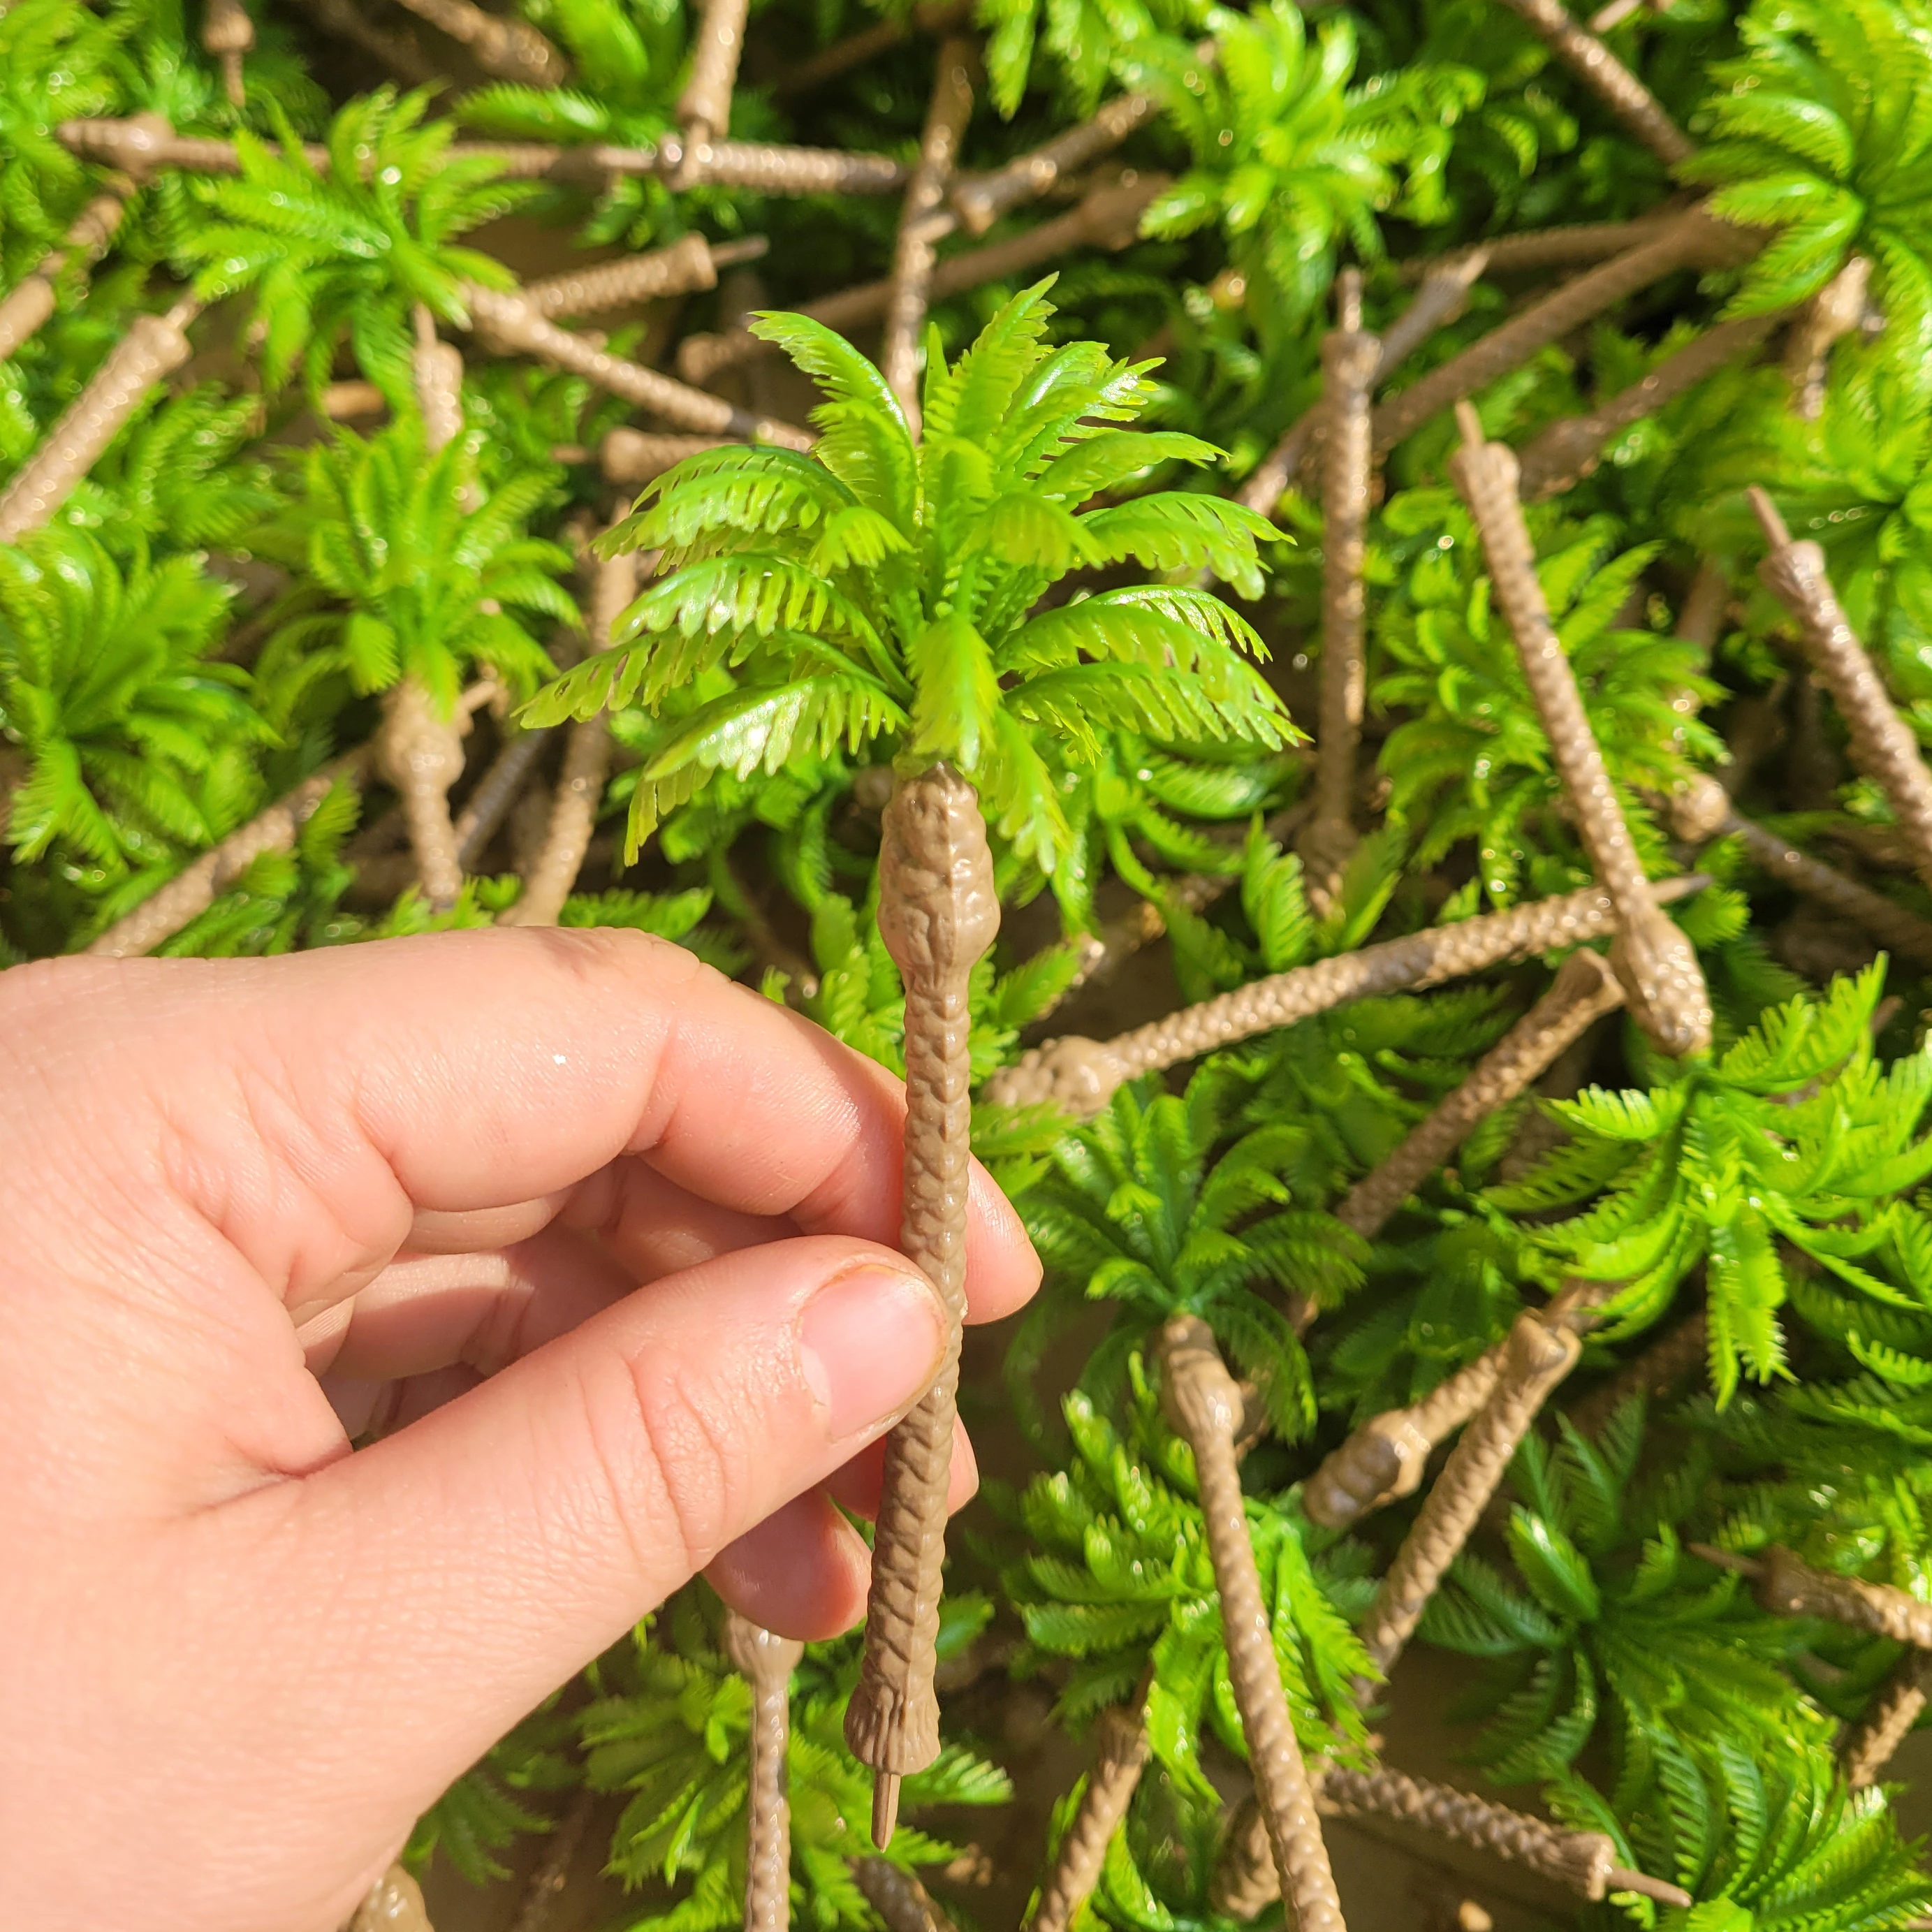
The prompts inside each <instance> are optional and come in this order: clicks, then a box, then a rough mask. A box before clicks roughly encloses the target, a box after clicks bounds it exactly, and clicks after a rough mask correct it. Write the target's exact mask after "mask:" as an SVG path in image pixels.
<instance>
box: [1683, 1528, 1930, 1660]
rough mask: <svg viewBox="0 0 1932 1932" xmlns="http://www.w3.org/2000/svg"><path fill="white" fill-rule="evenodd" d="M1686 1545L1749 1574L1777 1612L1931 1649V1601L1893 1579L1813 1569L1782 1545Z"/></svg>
mask: <svg viewBox="0 0 1932 1932" xmlns="http://www.w3.org/2000/svg"><path fill="white" fill-rule="evenodd" d="M1686 1547H1687V1548H1688V1550H1690V1552H1691V1555H1692V1556H1701V1557H1702V1558H1703V1559H1704V1561H1705V1562H1706V1563H1715V1565H1718V1568H1720V1569H1723V1570H1735V1571H1737V1572H1738V1574H1739V1575H1740V1576H1743V1577H1749V1578H1750V1579H1751V1583H1752V1585H1753V1594H1754V1595H1756V1597H1757V1601H1758V1602H1759V1604H1760V1606H1761V1607H1763V1608H1764V1609H1766V1610H1769V1611H1771V1612H1772V1613H1774V1614H1775V1615H1776V1616H1781V1617H1822V1618H1823V1619H1826V1621H1827V1622H1831V1623H1835V1624H1848V1625H1850V1626H1851V1628H1852V1629H1854V1630H1861V1631H1867V1632H1868V1633H1869V1634H1870V1635H1872V1636H1873V1637H1890V1638H1891V1640H1892V1641H1893V1643H1909V1644H1910V1645H1911V1646H1912V1648H1913V1649H1915V1650H1932V1604H1921V1602H1920V1601H1918V1598H1916V1597H1908V1596H1907V1595H1906V1594H1905V1592H1903V1590H1895V1589H1893V1588H1892V1587H1891V1585H1890V1584H1889V1583H1866V1582H1865V1581H1864V1580H1863V1579H1862V1578H1861V1577H1841V1576H1838V1575H1837V1574H1835V1573H1834V1572H1833V1571H1829V1570H1819V1569H1814V1568H1813V1567H1812V1565H1810V1564H1809V1563H1807V1562H1805V1560H1804V1559H1803V1558H1802V1557H1799V1556H1793V1554H1792V1553H1791V1552H1790V1550H1787V1549H1785V1548H1784V1547H1782V1546H1781V1545H1780V1544H1772V1546H1771V1547H1770V1548H1769V1549H1768V1550H1766V1552H1765V1553H1764V1555H1763V1557H1762V1559H1759V1558H1754V1557H1750V1556H1739V1555H1738V1554H1737V1553H1736V1552H1735V1551H1733V1550H1715V1549H1713V1548H1712V1547H1711V1545H1710V1544H1708V1543H1693V1544H1688V1545H1686Z"/></svg>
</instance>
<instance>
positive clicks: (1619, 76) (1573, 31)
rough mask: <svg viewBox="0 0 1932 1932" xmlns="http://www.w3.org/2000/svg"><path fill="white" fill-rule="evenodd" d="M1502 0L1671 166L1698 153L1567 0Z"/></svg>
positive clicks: (1626, 125)
mask: <svg viewBox="0 0 1932 1932" xmlns="http://www.w3.org/2000/svg"><path fill="white" fill-rule="evenodd" d="M1503 5H1505V6H1506V7H1508V9H1509V10H1510V11H1511V13H1514V14H1516V15H1517V17H1519V18H1520V19H1521V20H1524V21H1525V22H1526V23H1528V24H1529V28H1530V29H1531V31H1532V32H1534V33H1535V34H1538V36H1539V37H1541V39H1543V40H1545V41H1547V43H1548V44H1549V46H1550V51H1551V52H1553V54H1555V55H1556V58H1558V59H1559V60H1560V61H1562V62H1563V63H1564V65H1565V66H1566V67H1568V68H1570V69H1571V71H1573V72H1574V74H1576V76H1577V78H1578V79H1579V80H1581V81H1582V82H1583V85H1584V86H1586V87H1587V88H1588V89H1589V90H1590V92H1592V94H1594V95H1596V97H1597V98H1598V100H1599V101H1601V102H1602V103H1603V104H1604V106H1605V107H1607V108H1608V109H1609V110H1610V112H1611V113H1613V114H1614V115H1616V117H1617V118H1618V119H1619V121H1622V123H1623V124H1624V125H1625V127H1628V129H1629V130H1630V131H1631V133H1633V134H1634V135H1635V136H1637V139H1639V140H1640V141H1641V142H1643V145H1645V146H1646V148H1649V150H1650V151H1651V152H1652V154H1655V156H1656V157H1657V158H1658V160H1660V161H1661V162H1662V163H1664V166H1666V167H1667V168H1674V167H1676V166H1677V165H1678V163H1679V162H1681V161H1687V160H1689V159H1690V158H1691V156H1692V155H1693V154H1695V153H1696V152H1697V147H1696V145H1695V144H1694V142H1692V141H1691V138H1690V136H1688V135H1687V134H1686V133H1685V131H1684V130H1683V129H1682V127H1679V126H1678V124H1677V123H1676V121H1673V120H1672V119H1671V118H1670V115H1668V114H1667V113H1665V112H1664V104H1663V103H1662V102H1661V101H1659V100H1658V98H1657V96H1656V95H1654V94H1653V93H1652V92H1651V91H1650V89H1649V88H1647V87H1646V86H1644V84H1643V82H1642V81H1640V80H1638V79H1637V76H1636V75H1635V74H1633V73H1631V71H1630V69H1629V68H1627V67H1625V65H1624V64H1623V62H1622V61H1620V60H1619V59H1618V58H1617V57H1616V55H1615V54H1613V53H1612V52H1611V51H1610V49H1609V48H1608V47H1607V46H1604V43H1603V42H1602V41H1601V40H1598V37H1596V35H1595V34H1593V33H1591V32H1589V31H1588V30H1587V29H1586V28H1583V27H1580V26H1578V25H1577V23H1576V22H1575V21H1574V20H1572V19H1571V17H1570V13H1569V11H1568V9H1567V8H1566V7H1564V5H1562V0H1503Z"/></svg>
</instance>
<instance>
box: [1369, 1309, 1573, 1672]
mask: <svg viewBox="0 0 1932 1932" xmlns="http://www.w3.org/2000/svg"><path fill="white" fill-rule="evenodd" d="M1582 1348H1583V1344H1582V1343H1580V1342H1579V1341H1578V1340H1577V1337H1576V1336H1575V1335H1574V1334H1572V1333H1571V1331H1570V1330H1569V1328H1567V1327H1565V1326H1546V1325H1544V1323H1543V1322H1541V1321H1539V1320H1538V1319H1537V1318H1536V1316H1534V1315H1520V1316H1517V1322H1516V1326H1515V1327H1514V1328H1512V1329H1511V1331H1510V1337H1509V1343H1508V1354H1507V1355H1505V1358H1504V1360H1503V1362H1502V1371H1501V1373H1499V1376H1497V1378H1496V1388H1495V1389H1494V1391H1493V1392H1492V1394H1490V1398H1489V1400H1487V1402H1486V1403H1484V1405H1483V1406H1482V1408H1481V1410H1480V1411H1478V1413H1477V1415H1475V1418H1473V1420H1472V1421H1471V1422H1470V1424H1469V1427H1467V1428H1466V1429H1465V1430H1463V1434H1462V1437H1461V1439H1460V1441H1459V1442H1457V1445H1456V1446H1455V1448H1454V1449H1452V1450H1451V1451H1450V1452H1449V1460H1448V1462H1447V1463H1445V1464H1444V1466H1443V1469H1442V1475H1439V1476H1438V1477H1437V1478H1436V1486H1435V1487H1434V1488H1433V1489H1432V1490H1430V1493H1429V1495H1428V1496H1427V1499H1425V1501H1424V1503H1423V1505H1422V1510H1421V1514H1419V1515H1418V1517H1416V1519H1415V1523H1413V1524H1412V1526H1411V1527H1410V1529H1409V1534H1408V1535H1407V1536H1406V1537H1405V1538H1403V1544H1402V1547H1401V1548H1400V1550H1397V1552H1396V1556H1395V1561H1394V1562H1393V1563H1392V1564H1391V1565H1389V1568H1388V1574H1387V1575H1385V1577H1383V1579H1382V1585H1381V1587H1380V1588H1379V1589H1378V1590H1377V1591H1376V1599H1375V1601H1374V1602H1373V1604H1371V1605H1370V1607H1369V1613H1368V1616H1367V1617H1366V1618H1365V1619H1364V1621H1363V1625H1362V1631H1361V1635H1362V1641H1363V1643H1364V1646H1366V1647H1367V1650H1368V1653H1369V1655H1370V1658H1372V1659H1373V1661H1374V1664H1375V1666H1376V1670H1377V1671H1378V1672H1379V1673H1380V1674H1381V1675H1382V1677H1384V1678H1386V1677H1387V1676H1388V1673H1389V1672H1390V1671H1391V1670H1392V1669H1393V1668H1394V1665H1395V1661H1396V1659H1397V1658H1399V1657H1400V1655H1402V1653H1403V1649H1405V1648H1406V1646H1407V1644H1408V1643H1409V1638H1410V1637H1412V1635H1414V1634H1415V1627H1416V1625H1418V1623H1419V1622H1421V1620H1422V1613H1423V1611H1424V1609H1425V1608H1426V1607H1427V1605H1428V1602H1429V1600H1430V1598H1431V1597H1433V1596H1434V1595H1435V1594H1436V1588H1437V1586H1439V1584H1440V1583H1442V1579H1443V1577H1444V1575H1445V1573H1446V1572H1447V1571H1448V1568H1449V1566H1450V1565H1451V1563H1453V1562H1454V1561H1455V1560H1456V1559H1457V1556H1460V1554H1461V1553H1462V1550H1463V1545H1464V1544H1466V1542H1468V1541H1469V1532H1470V1531H1471V1530H1472V1529H1475V1526H1476V1519H1477V1518H1478V1517H1479V1516H1481V1514H1482V1513H1483V1510H1484V1506H1485V1505H1487V1503H1488V1502H1489V1500H1490V1498H1491V1497H1492V1496H1494V1495H1495V1494H1496V1487H1497V1485H1498V1484H1500V1483H1501V1482H1502V1479H1503V1474H1504V1472H1505V1470H1507V1469H1508V1467H1509V1463H1510V1458H1511V1457H1512V1456H1514V1454H1516V1452H1517V1445H1519V1444H1520V1442H1522V1441H1523V1438H1524V1436H1526V1435H1528V1434H1529V1430H1530V1428H1531V1427H1532V1424H1534V1423H1535V1421H1536V1416H1537V1412H1538V1410H1539V1409H1541V1408H1542V1406H1543V1405H1544V1401H1545V1400H1546V1399H1547V1397H1548V1396H1549V1394H1550V1391H1551V1390H1552V1389H1553V1388H1556V1385H1557V1384H1558V1383H1559V1382H1561V1381H1562V1379H1563V1378H1564V1377H1565V1376H1567V1375H1568V1373H1570V1371H1571V1370H1572V1369H1573V1368H1574V1367H1576V1364H1577V1355H1579V1354H1580V1352H1581V1350H1582ZM1361 1694H1362V1696H1363V1697H1364V1700H1365V1701H1366V1700H1367V1698H1368V1697H1370V1696H1371V1695H1373V1685H1369V1684H1367V1683H1366V1682H1365V1683H1364V1685H1362V1686H1361Z"/></svg>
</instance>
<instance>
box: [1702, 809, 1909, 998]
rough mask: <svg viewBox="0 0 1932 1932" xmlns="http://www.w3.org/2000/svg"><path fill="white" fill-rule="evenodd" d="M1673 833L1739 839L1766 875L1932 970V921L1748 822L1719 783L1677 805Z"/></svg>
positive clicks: (1753, 821) (1746, 851)
mask: <svg viewBox="0 0 1932 1932" xmlns="http://www.w3.org/2000/svg"><path fill="white" fill-rule="evenodd" d="M1671 829H1672V830H1673V831H1674V832H1676V834H1677V835H1678V837H1679V838H1682V839H1684V840H1685V841H1687V842H1688V843H1691V844H1703V843H1704V842H1705V841H1706V840H1707V839H1711V838H1736V839H1737V840H1739V841H1740V842H1741V843H1742V845H1743V847H1744V849H1745V856H1747V857H1748V859H1750V860H1751V863H1752V864H1753V865H1755V866H1757V868H1758V870H1759V871H1761V872H1764V873H1766V874H1769V876H1770V877H1772V878H1774V879H1777V880H1781V881H1782V882H1783V883H1784V884H1786V885H1787V886H1790V888H1791V889H1792V890H1793V892H1797V893H1799V895H1801V896H1802V897H1803V898H1808V899H1811V900H1812V901H1814V903H1816V904H1819V905H1821V906H1823V907H1824V908H1825V910H1826V911H1827V912H1829V913H1835V914H1836V915H1837V916H1838V917H1839V918H1841V919H1849V920H1850V921H1852V923H1853V924H1854V925H1856V926H1863V927H1864V929H1865V930H1866V931H1867V932H1869V933H1870V935H1872V937H1873V938H1874V939H1876V941H1878V942H1879V944H1881V945H1882V946H1883V947H1885V948H1886V949H1887V950H1889V951H1891V952H1893V953H1900V954H1902V955H1903V956H1904V957H1905V958H1906V959H1910V960H1912V961H1914V962H1915V963H1917V964H1918V965H1921V966H1932V922H1927V921H1926V920H1924V919H1921V918H1920V917H1919V916H1918V915H1917V913H1911V912H1908V911H1906V909H1905V907H1903V906H1902V905H1899V904H1896V903H1895V902H1894V901H1892V900H1891V899H1888V898H1886V897H1885V895H1884V894H1883V893H1882V892H1874V891H1873V890H1872V889H1871V887H1870V886H1864V885H1861V884H1859V883H1858V881H1857V880H1855V879H1850V878H1847V877H1846V876H1845V874H1843V872H1841V871H1838V870H1837V869H1836V868H1835V867H1833V866H1830V865H1826V864H1825V863H1824V862H1823V860H1822V859H1814V858H1812V857H1811V856H1810V855H1809V854H1808V853H1804V852H1801V851H1800V850H1799V849H1798V847H1796V846H1795V845H1793V844H1787V842H1786V841H1784V839H1782V838H1780V837H1779V836H1778V834H1777V833H1776V832H1773V831H1772V829H1770V828H1769V826H1763V825H1760V824H1759V823H1757V820H1755V819H1751V818H1746V817H1744V816H1743V814H1742V813H1740V812H1739V811H1736V809H1735V808H1733V805H1732V804H1731V799H1730V793H1728V792H1727V791H1726V790H1725V789H1724V787H1723V785H1722V784H1720V783H1719V782H1718V780H1717V779H1715V778H1705V777H1700V778H1697V779H1695V780H1694V781H1692V784H1691V787H1690V789H1689V790H1687V791H1685V792H1681V793H1679V794H1678V795H1677V796H1676V797H1674V798H1673V799H1672V800H1671Z"/></svg>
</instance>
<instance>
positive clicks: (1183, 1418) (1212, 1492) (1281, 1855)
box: [1160, 1315, 1344, 1932]
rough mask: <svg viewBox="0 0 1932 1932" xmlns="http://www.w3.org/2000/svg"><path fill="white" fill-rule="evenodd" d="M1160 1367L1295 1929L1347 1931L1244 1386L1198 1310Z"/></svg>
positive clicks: (1181, 1324) (1171, 1327)
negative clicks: (1256, 1522) (1277, 1620)
mask: <svg viewBox="0 0 1932 1932" xmlns="http://www.w3.org/2000/svg"><path fill="white" fill-rule="evenodd" d="M1160 1367H1161V1400H1162V1404H1163V1407H1164V1408H1165V1409H1166V1412H1167V1415H1168V1418H1169V1421H1171V1422H1172V1424H1173V1425H1174V1427H1175V1430H1177V1431H1178V1433H1179V1434H1180V1435H1181V1437H1182V1439H1184V1441H1185V1442H1187V1445H1188V1447H1189V1448H1190V1449H1192V1450H1193V1452H1194V1468H1195V1475H1196V1480H1197V1482H1198V1484H1199V1490H1200V1496H1201V1517H1202V1528H1203V1530H1204V1532H1205V1535H1206V1537H1207V1541H1208V1556H1209V1558H1210V1559H1211V1562H1213V1564H1214V1586H1215V1589H1216V1590H1217V1592H1219V1594H1220V1599H1221V1624H1222V1628H1223V1633H1224V1634H1225V1636H1226V1643H1227V1649H1228V1675H1229V1677H1230V1678H1231V1679H1232V1681H1233V1684H1234V1688H1235V1706H1236V1708H1237V1709H1238V1710H1239V1712H1241V1735H1242V1736H1243V1737H1244V1739H1246V1741H1247V1747H1248V1761H1249V1763H1250V1766H1251V1767H1252V1769H1253V1772H1254V1778H1255V1795H1256V1799H1257V1801H1258V1802H1259V1805H1260V1808H1261V1811H1262V1817H1263V1819H1264V1820H1265V1823H1266V1824H1267V1826H1268V1843H1269V1844H1270V1845H1271V1846H1272V1847H1273V1849H1274V1864H1275V1871H1276V1873H1277V1876H1278V1877H1279V1878H1280V1882H1281V1889H1282V1895H1283V1897H1285V1898H1286V1899H1287V1900H1289V1903H1290V1904H1291V1906H1292V1908H1293V1912H1294V1922H1295V1925H1296V1926H1297V1927H1298V1932H1344V1927H1343V1919H1342V1903H1341V1900H1340V1897H1338V1896H1337V1894H1336V1890H1335V1878H1334V1873H1333V1872H1332V1871H1331V1870H1330V1869H1329V1864H1328V1846H1326V1845H1325V1843H1323V1842H1322V1822H1321V1820H1320V1819H1319V1817H1317V1816H1316V1810H1315V1794H1314V1792H1313V1789H1312V1787H1310V1783H1309V1778H1308V1768H1307V1765H1306V1764H1305V1763H1304V1762H1303V1760H1302V1756H1301V1742H1300V1740H1299V1739H1298V1738H1297V1737H1296V1736H1295V1723H1294V1720H1293V1718H1292V1717H1291V1716H1290V1715H1289V1708H1288V1695H1287V1693H1286V1691H1284V1690H1283V1687H1282V1681H1281V1667H1280V1663H1279V1661H1278V1660H1277V1658H1276V1656H1275V1649H1274V1625H1273V1622H1272V1621H1271V1619H1270V1617H1269V1616H1268V1610H1267V1607H1266V1606H1265V1604H1264V1603H1263V1602H1262V1589H1261V1575H1260V1572H1259V1571H1258V1569H1257V1568H1256V1565H1255V1550H1254V1545H1253V1543H1252V1542H1251V1541H1250V1540H1249V1537H1248V1518H1247V1510H1246V1509H1245V1508H1244V1506H1243V1504H1242V1500H1241V1469H1240V1465H1239V1461H1238V1457H1237V1455H1236V1452H1235V1438H1236V1435H1237V1433H1238V1431H1239V1430H1240V1428H1241V1415H1242V1402H1241V1391H1240V1389H1239V1388H1238V1387H1237V1386H1236V1385H1235V1379H1234V1377H1233V1376H1231V1375H1229V1373H1228V1370H1227V1367H1226V1364H1225V1363H1223V1361H1222V1360H1221V1354H1220V1349H1217V1347H1216V1346H1215V1343H1214V1331H1212V1330H1211V1328H1209V1327H1208V1325H1207V1324H1206V1323H1205V1322H1203V1321H1202V1320H1201V1319H1199V1317H1198V1316H1192V1315H1178V1316H1175V1318H1174V1319H1172V1321H1170V1322H1169V1323H1168V1324H1167V1325H1166V1328H1163V1330H1162V1331H1161V1338H1160Z"/></svg>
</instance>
